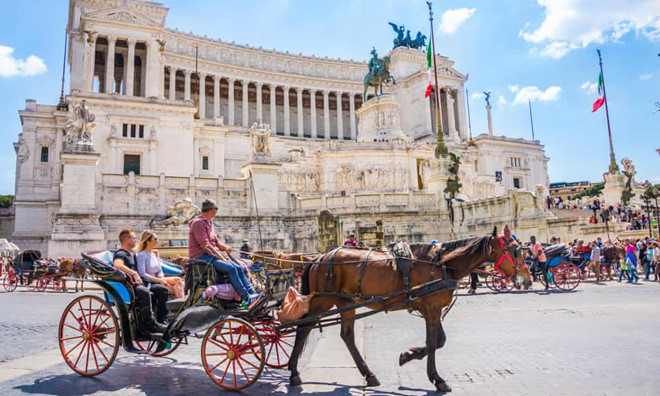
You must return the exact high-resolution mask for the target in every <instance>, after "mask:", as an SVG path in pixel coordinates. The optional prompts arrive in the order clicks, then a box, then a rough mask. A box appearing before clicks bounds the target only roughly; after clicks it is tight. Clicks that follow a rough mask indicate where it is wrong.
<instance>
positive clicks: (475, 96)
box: [470, 93, 484, 100]
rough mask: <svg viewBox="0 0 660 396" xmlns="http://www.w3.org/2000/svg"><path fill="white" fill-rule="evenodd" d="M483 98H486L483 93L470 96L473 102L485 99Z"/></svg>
mask: <svg viewBox="0 0 660 396" xmlns="http://www.w3.org/2000/svg"><path fill="white" fill-rule="evenodd" d="M483 98H484V94H482V93H473V94H472V95H470V99H473V100H477V99H483Z"/></svg>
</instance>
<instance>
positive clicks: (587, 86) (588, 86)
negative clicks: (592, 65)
mask: <svg viewBox="0 0 660 396" xmlns="http://www.w3.org/2000/svg"><path fill="white" fill-rule="evenodd" d="M580 88H581V89H582V90H584V92H586V93H588V94H590V95H591V94H595V93H596V91H597V90H598V83H592V82H589V81H585V82H583V83H582V85H580Z"/></svg>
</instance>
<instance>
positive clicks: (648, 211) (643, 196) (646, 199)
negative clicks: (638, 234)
mask: <svg viewBox="0 0 660 396" xmlns="http://www.w3.org/2000/svg"><path fill="white" fill-rule="evenodd" d="M639 197H640V198H641V199H642V200H643V201H644V203H645V204H646V215H647V218H648V221H649V238H653V234H652V231H651V230H652V229H653V226H652V225H651V223H652V222H651V197H650V196H648V195H647V194H646V193H644V194H640V196H639ZM643 208H644V207H642V209H643Z"/></svg>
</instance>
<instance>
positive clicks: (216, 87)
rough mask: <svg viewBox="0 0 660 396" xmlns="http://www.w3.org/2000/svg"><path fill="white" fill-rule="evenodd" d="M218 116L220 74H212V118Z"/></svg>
mask: <svg viewBox="0 0 660 396" xmlns="http://www.w3.org/2000/svg"><path fill="white" fill-rule="evenodd" d="M217 117H220V76H213V118H217Z"/></svg>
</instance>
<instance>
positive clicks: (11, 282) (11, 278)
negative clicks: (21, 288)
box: [2, 271, 18, 293]
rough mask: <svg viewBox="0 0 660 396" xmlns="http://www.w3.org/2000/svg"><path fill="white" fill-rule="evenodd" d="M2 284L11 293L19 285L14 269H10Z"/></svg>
mask: <svg viewBox="0 0 660 396" xmlns="http://www.w3.org/2000/svg"><path fill="white" fill-rule="evenodd" d="M2 286H3V287H4V288H5V291H6V292H7V293H11V292H13V291H14V290H16V288H17V287H18V276H16V273H15V272H14V271H9V272H8V273H7V274H6V275H5V277H4V279H3V280H2Z"/></svg>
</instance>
